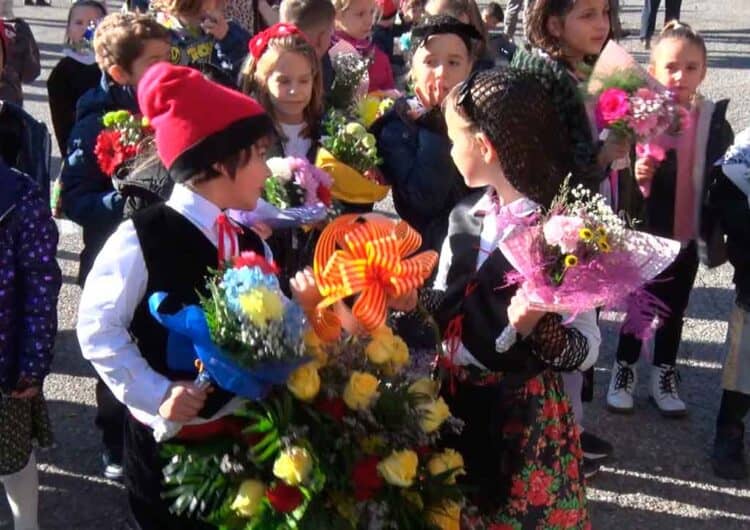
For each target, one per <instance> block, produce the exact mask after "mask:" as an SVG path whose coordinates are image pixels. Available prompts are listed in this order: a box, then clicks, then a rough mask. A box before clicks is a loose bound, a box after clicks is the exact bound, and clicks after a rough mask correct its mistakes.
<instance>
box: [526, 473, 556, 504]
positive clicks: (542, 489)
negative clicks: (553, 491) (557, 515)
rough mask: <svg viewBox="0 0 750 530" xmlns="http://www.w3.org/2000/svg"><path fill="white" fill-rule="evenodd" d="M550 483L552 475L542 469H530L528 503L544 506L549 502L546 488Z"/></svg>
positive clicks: (547, 488)
mask: <svg viewBox="0 0 750 530" xmlns="http://www.w3.org/2000/svg"><path fill="white" fill-rule="evenodd" d="M551 485H552V477H550V476H549V475H547V474H546V473H545V472H544V471H539V470H537V471H532V472H531V476H530V477H529V496H528V499H529V503H531V505H532V506H545V505H547V504H549V502H550V497H549V493H548V490H549V488H550V486H551Z"/></svg>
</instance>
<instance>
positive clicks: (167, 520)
mask: <svg viewBox="0 0 750 530" xmlns="http://www.w3.org/2000/svg"><path fill="white" fill-rule="evenodd" d="M208 101H210V102H211V105H212V108H214V109H216V111H215V112H206V106H205V105H206V102H208ZM138 102H139V105H140V108H141V110H142V111H143V113H144V114H145V115H146V117H147V118H148V119H149V121H150V123H151V125H152V127H153V128H154V131H155V134H154V138H155V143H156V150H157V152H158V155H159V158H160V159H161V162H162V163H163V164H164V167H165V168H166V169H167V170H168V171H169V173H170V175H171V177H172V178H173V179H174V180H175V182H176V184H175V187H174V190H173V191H172V195H171V197H170V198H169V200H168V201H167V202H166V203H161V204H156V205H154V206H152V207H149V208H146V209H144V210H140V211H138V212H136V213H135V214H134V215H133V217H132V218H131V219H130V220H128V221H126V222H124V223H123V224H122V225H120V227H119V228H118V229H117V231H116V232H115V233H114V234H113V235H112V237H110V239H109V240H108V241H107V243H106V244H105V245H104V249H103V250H102V252H101V253H100V254H99V256H98V257H97V259H96V262H95V263H94V267H93V269H92V271H91V274H90V275H89V279H88V281H87V283H86V287H85V289H84V291H83V295H82V297H81V305H80V312H79V318H78V337H79V340H80V343H81V350H82V352H83V355H84V357H85V358H86V359H88V360H90V361H91V362H92V364H93V365H94V368H95V369H96V370H97V372H98V373H99V374H100V375H101V377H102V378H103V379H104V380H105V382H106V383H107V385H108V386H109V387H110V389H111V390H112V392H113V393H114V394H115V396H116V397H117V398H118V399H119V400H121V401H122V402H123V403H124V404H125V405H126V406H127V407H128V415H127V419H126V427H125V431H126V432H125V484H126V486H127V489H128V494H129V498H130V506H131V510H132V512H133V515H134V516H135V519H136V520H137V522H138V523H139V525H140V527H141V528H142V529H144V530H151V529H160V530H170V529H177V528H179V529H180V530H190V529H202V528H210V527H209V526H208V525H205V524H204V523H200V522H196V521H193V520H184V519H182V518H180V517H177V516H175V515H173V514H171V513H170V512H169V510H168V505H167V503H166V502H165V501H164V500H162V498H161V493H162V486H161V479H162V475H161V469H162V467H163V465H164V464H165V462H164V460H163V459H162V458H161V456H160V445H159V444H158V443H157V442H155V440H154V437H153V432H152V428H153V427H155V426H157V425H159V424H161V423H162V422H163V421H164V420H165V419H166V420H172V421H177V422H180V423H183V424H187V425H189V426H190V427H189V429H190V431H191V437H192V438H195V436H199V437H200V436H204V437H206V439H208V438H209V437H210V436H211V434H210V432H214V433H215V432H216V430H217V427H219V426H220V425H221V424H222V423H223V422H225V421H226V420H223V418H225V416H228V415H230V414H232V413H233V412H234V411H235V410H236V409H237V408H238V407H239V406H240V405H241V404H242V401H241V400H239V399H237V398H236V397H233V396H231V395H230V394H228V393H226V392H224V391H221V390H219V389H215V391H213V392H206V391H204V390H202V389H200V388H198V387H197V386H195V385H194V384H193V381H194V379H195V376H196V373H185V372H177V371H175V370H173V369H172V368H170V366H169V365H168V363H167V353H166V344H167V331H166V329H165V328H162V327H161V326H160V325H159V324H158V323H157V322H156V321H155V320H154V319H153V317H152V316H151V314H150V312H149V309H148V299H149V297H150V295H151V294H153V293H154V292H157V291H164V292H169V293H170V296H177V300H176V301H177V302H178V303H182V304H196V303H198V302H199V298H198V297H199V293H200V294H201V295H203V296H206V295H207V294H208V293H207V292H206V291H205V277H206V274H207V272H208V269H210V268H213V269H216V268H218V266H219V263H222V262H223V261H224V260H226V259H228V258H230V257H231V256H232V255H233V254H236V253H238V252H245V251H253V252H255V253H257V254H259V255H265V256H266V258H267V259H271V255H270V251H269V250H268V247H267V246H266V245H265V243H264V242H263V241H262V240H261V239H260V238H259V237H258V236H257V235H256V234H255V233H253V232H252V231H250V230H244V229H242V228H241V227H239V226H237V225H234V224H232V222H231V221H230V220H229V219H228V218H227V216H226V215H225V214H224V213H223V212H224V210H226V209H228V208H233V209H242V210H251V209H253V208H254V207H255V204H256V201H257V200H258V198H259V196H260V195H261V192H262V190H263V185H264V181H265V180H266V177H267V176H268V168H267V167H266V164H265V156H266V150H267V149H268V146H269V145H270V143H271V137H272V135H273V131H274V129H273V123H272V121H271V118H270V117H269V116H268V114H266V112H265V111H264V110H263V108H262V107H261V106H260V104H258V103H257V102H256V101H255V100H253V99H251V98H249V97H248V96H245V95H243V94H240V93H238V92H235V91H233V90H231V89H228V88H225V87H222V86H220V85H218V84H215V83H212V82H210V81H208V80H207V79H206V78H204V76H203V75H202V74H201V73H200V72H197V71H196V70H193V69H190V68H186V67H180V66H173V65H171V64H167V63H160V64H157V65H155V66H153V67H152V68H151V69H150V70H148V72H146V74H145V75H144V77H143V79H142V80H141V82H140V83H139V85H138ZM217 249H218V251H217ZM310 285H312V284H310ZM217 422H220V423H218V424H217ZM201 426H202V427H201ZM219 430H220V429H219ZM176 441H177V442H179V441H180V434H178V435H177V439H176ZM198 443H199V442H198Z"/></svg>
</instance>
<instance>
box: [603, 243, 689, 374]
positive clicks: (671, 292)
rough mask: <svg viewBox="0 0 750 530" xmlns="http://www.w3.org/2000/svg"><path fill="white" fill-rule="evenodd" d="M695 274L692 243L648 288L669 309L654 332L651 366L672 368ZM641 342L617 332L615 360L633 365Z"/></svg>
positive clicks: (631, 336)
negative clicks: (618, 334) (665, 365)
mask: <svg viewBox="0 0 750 530" xmlns="http://www.w3.org/2000/svg"><path fill="white" fill-rule="evenodd" d="M697 273H698V245H697V244H696V243H695V241H693V242H692V243H690V244H689V245H688V246H687V247H685V248H683V249H682V250H681V251H680V253H679V254H678V255H677V259H675V260H674V262H673V263H672V264H671V265H670V266H669V267H667V268H666V270H664V272H662V273H661V274H660V275H659V276H657V277H656V278H655V279H654V281H653V282H652V283H651V284H650V285H649V286H648V287H647V291H648V292H650V293H651V294H653V295H654V296H656V297H658V298H659V300H661V301H662V302H664V303H665V304H667V305H668V306H669V309H670V314H669V316H668V317H667V318H666V319H665V321H664V323H663V325H662V326H661V327H660V328H659V329H658V330H656V337H655V341H654V365H659V364H668V365H671V366H674V364H675V361H676V360H677V351H678V350H679V348H680V339H681V337H682V326H683V318H684V316H685V310H686V309H687V305H688V302H689V301H690V291H691V290H692V289H693V282H694V281H695V275H696V274H697ZM641 346H642V343H641V341H640V340H638V339H637V338H635V337H634V336H633V335H628V334H624V333H620V342H619V344H618V345H617V360H618V361H624V362H627V363H629V364H634V363H635V362H637V361H638V357H639V356H640V353H641Z"/></svg>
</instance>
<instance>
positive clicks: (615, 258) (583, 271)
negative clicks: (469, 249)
mask: <svg viewBox="0 0 750 530" xmlns="http://www.w3.org/2000/svg"><path fill="white" fill-rule="evenodd" d="M540 238H543V235H542V233H541V227H540V226H539V225H536V226H531V227H520V226H519V227H518V228H516V230H514V232H513V233H512V234H511V235H510V236H509V237H508V238H506V239H505V240H504V241H503V242H502V243H501V244H500V249H501V251H502V252H503V254H504V255H505V257H506V258H507V259H508V261H509V262H510V263H511V265H513V267H514V268H515V269H516V272H515V273H512V274H510V275H509V276H508V277H507V278H506V281H507V282H508V283H518V284H521V289H522V290H523V293H524V295H525V296H526V298H527V299H528V300H529V301H530V302H531V304H532V306H533V307H534V308H535V309H538V310H541V311H548V312H552V313H559V314H566V315H571V316H575V315H577V314H580V313H583V312H586V311H591V310H593V309H596V308H607V309H612V310H624V311H627V313H628V318H627V319H626V322H625V331H626V332H631V333H633V334H634V335H636V336H638V337H639V338H642V339H647V338H649V336H650V333H651V331H650V330H651V328H652V321H653V320H654V318H655V317H658V316H663V315H664V314H666V313H667V312H668V308H667V306H666V305H665V304H664V303H663V302H662V301H660V300H658V299H657V298H656V297H654V296H653V295H651V294H650V293H648V292H647V291H646V290H645V289H644V288H643V287H644V285H645V284H646V283H648V282H649V281H651V280H653V279H654V278H655V277H656V276H657V275H659V274H660V273H661V272H662V271H664V269H666V268H667V267H668V266H669V264H670V263H672V262H673V261H674V259H675V258H676V257H677V254H678V253H679V251H680V244H679V243H678V242H677V241H673V240H671V239H664V238H661V237H657V236H653V235H651V234H646V233H643V232H637V231H635V230H626V231H625V235H624V236H623V238H622V241H623V243H622V245H620V248H619V249H617V250H614V251H612V252H610V253H608V254H604V253H599V254H597V255H596V257H595V258H594V259H592V260H590V261H589V262H588V263H583V262H581V263H580V264H579V265H578V266H576V267H572V268H570V269H568V270H567V272H566V273H565V276H564V278H563V281H562V283H561V284H560V285H557V286H555V285H553V284H552V282H551V281H550V279H549V278H548V276H547V273H546V271H545V269H546V267H545V264H544V263H543V262H542V257H541V255H540V252H539V251H538V250H537V249H538V248H539V247H538V242H539V241H540Z"/></svg>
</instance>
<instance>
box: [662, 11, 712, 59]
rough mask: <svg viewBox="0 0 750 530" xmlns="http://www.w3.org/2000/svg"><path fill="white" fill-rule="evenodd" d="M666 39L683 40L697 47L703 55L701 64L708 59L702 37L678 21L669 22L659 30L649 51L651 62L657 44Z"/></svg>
mask: <svg viewBox="0 0 750 530" xmlns="http://www.w3.org/2000/svg"><path fill="white" fill-rule="evenodd" d="M666 39H679V40H685V41H687V42H689V43H691V44H694V45H695V46H697V47H698V48H699V49H700V50H701V52H702V53H703V64H706V60H707V59H708V51H707V50H706V41H705V40H703V36H702V35H701V34H700V33H698V32H697V31H695V30H694V29H693V28H692V26H690V25H689V24H684V23H682V22H680V21H679V20H670V21H669V22H667V24H666V25H665V26H664V29H662V30H661V33H660V34H659V37H658V38H657V40H656V44H655V45H654V46H653V49H652V50H651V61H652V62H653V60H654V52H655V51H656V48H657V47H658V46H659V44H660V43H661V42H662V41H664V40H666Z"/></svg>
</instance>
